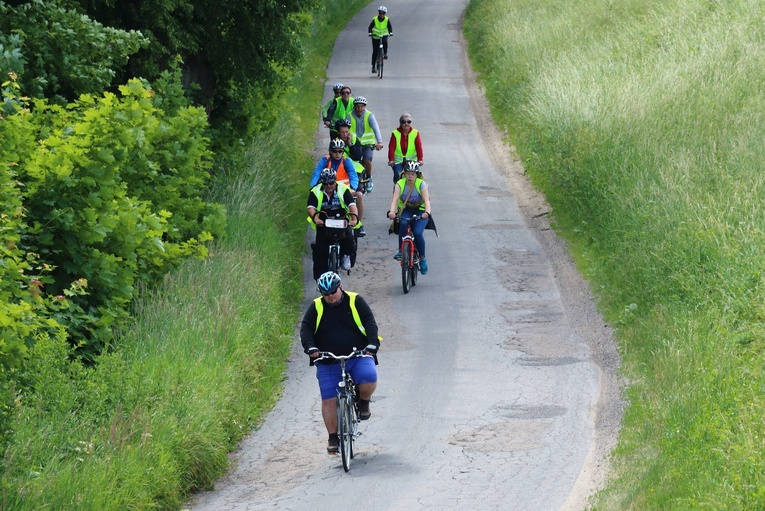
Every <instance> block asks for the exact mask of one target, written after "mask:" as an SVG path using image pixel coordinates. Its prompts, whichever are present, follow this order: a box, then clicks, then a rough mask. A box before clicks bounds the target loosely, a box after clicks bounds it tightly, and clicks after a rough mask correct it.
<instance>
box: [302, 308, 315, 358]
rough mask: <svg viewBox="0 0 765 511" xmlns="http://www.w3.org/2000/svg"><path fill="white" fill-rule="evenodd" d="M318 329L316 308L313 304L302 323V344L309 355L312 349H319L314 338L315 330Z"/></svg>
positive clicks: (307, 310) (304, 315)
mask: <svg viewBox="0 0 765 511" xmlns="http://www.w3.org/2000/svg"><path fill="white" fill-rule="evenodd" d="M315 328H316V307H314V305H313V303H311V305H310V306H308V309H306V311H305V314H303V321H301V322H300V344H302V345H303V351H304V352H305V353H308V350H309V349H310V348H317V347H318V346H316V338H315V337H314V329H315Z"/></svg>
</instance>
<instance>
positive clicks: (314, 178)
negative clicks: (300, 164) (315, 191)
mask: <svg viewBox="0 0 765 511" xmlns="http://www.w3.org/2000/svg"><path fill="white" fill-rule="evenodd" d="M326 168H327V157H326V156H322V157H321V160H319V163H317V164H316V166H315V167H314V168H313V174H311V184H310V186H309V188H313V187H314V186H316V185H317V184H319V176H320V175H321V171H322V170H324V169H326Z"/></svg>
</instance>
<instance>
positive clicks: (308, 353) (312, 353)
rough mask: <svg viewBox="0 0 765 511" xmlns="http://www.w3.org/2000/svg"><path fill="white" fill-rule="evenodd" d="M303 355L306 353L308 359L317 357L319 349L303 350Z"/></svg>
mask: <svg viewBox="0 0 765 511" xmlns="http://www.w3.org/2000/svg"><path fill="white" fill-rule="evenodd" d="M305 353H306V355H308V356H309V357H310V356H311V355H318V354H319V348H308V349H307V350H305Z"/></svg>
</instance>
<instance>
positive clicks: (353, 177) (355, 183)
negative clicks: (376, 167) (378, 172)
mask: <svg viewBox="0 0 765 511" xmlns="http://www.w3.org/2000/svg"><path fill="white" fill-rule="evenodd" d="M345 168H346V169H347V171H346V172H347V173H348V180H349V181H350V182H351V188H353V190H354V191H356V190H358V189H359V175H358V174H357V173H356V172H355V169H356V167H355V166H354V165H353V160H351V159H350V158H346V159H345Z"/></svg>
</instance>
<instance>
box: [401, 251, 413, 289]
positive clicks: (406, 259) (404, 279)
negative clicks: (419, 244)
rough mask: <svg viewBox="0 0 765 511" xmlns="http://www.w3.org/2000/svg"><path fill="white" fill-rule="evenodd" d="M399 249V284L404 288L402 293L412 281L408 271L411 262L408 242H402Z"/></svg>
mask: <svg viewBox="0 0 765 511" xmlns="http://www.w3.org/2000/svg"><path fill="white" fill-rule="evenodd" d="M401 248H402V250H401V285H402V286H403V288H404V293H405V294H406V293H408V292H409V287H410V285H411V283H412V280H411V278H412V274H411V272H410V270H411V268H410V266H412V264H411V252H410V251H409V244H408V243H403V244H402V247H401Z"/></svg>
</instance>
